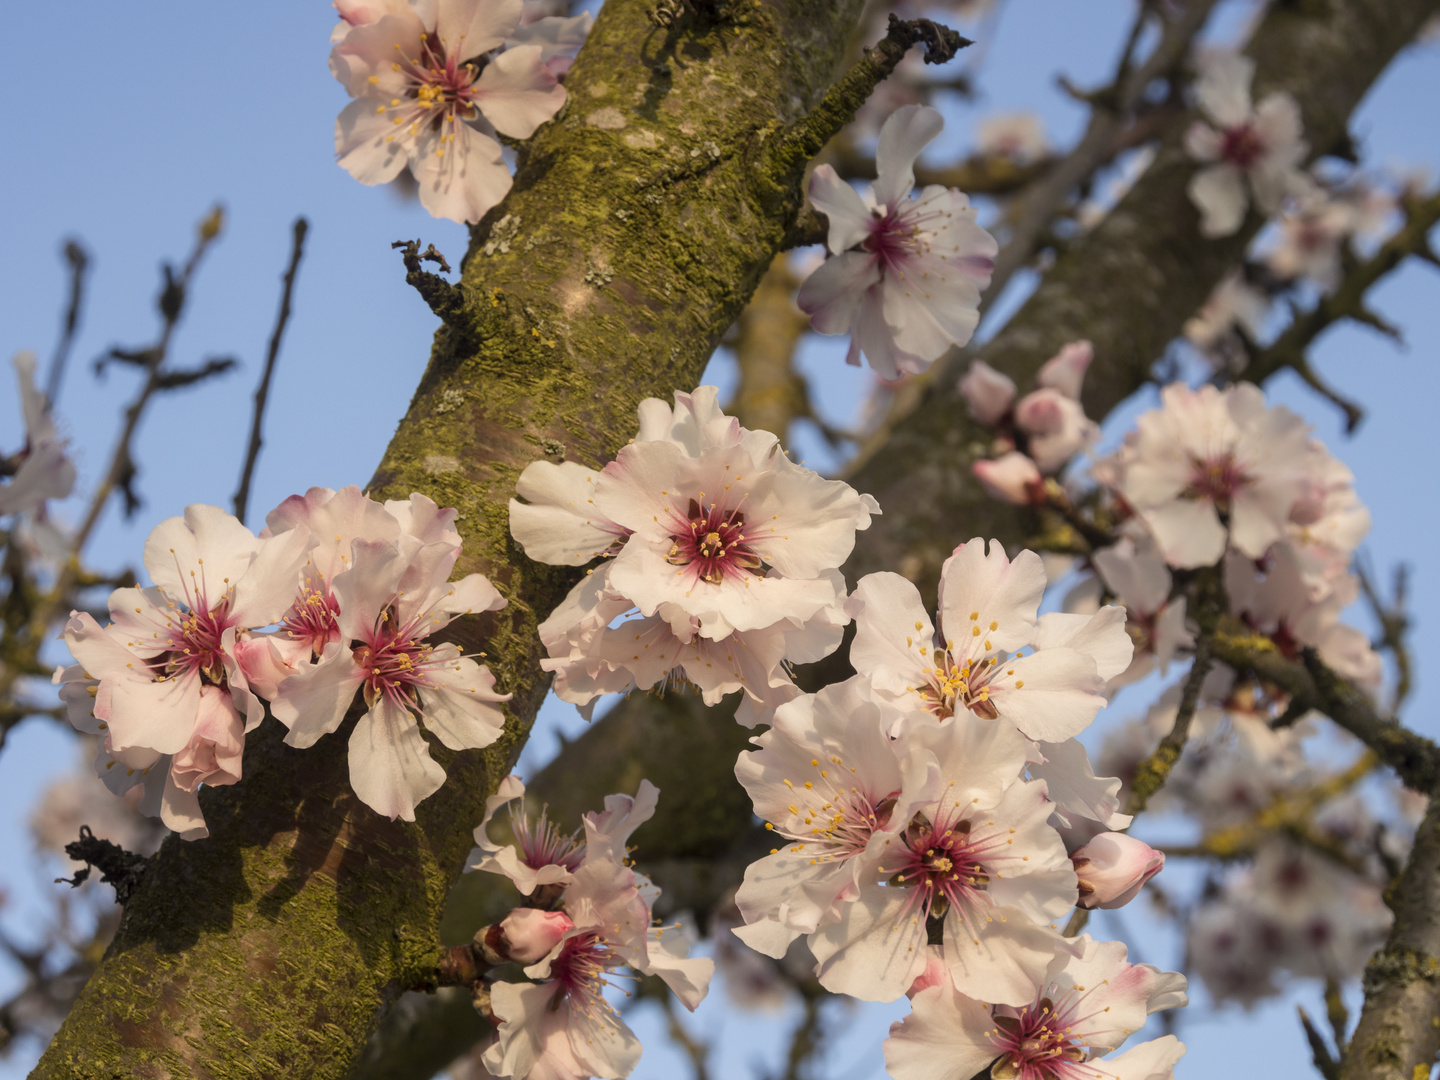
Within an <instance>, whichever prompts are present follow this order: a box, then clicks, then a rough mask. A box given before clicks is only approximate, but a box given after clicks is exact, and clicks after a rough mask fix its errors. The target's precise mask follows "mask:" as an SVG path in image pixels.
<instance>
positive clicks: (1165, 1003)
mask: <svg viewBox="0 0 1440 1080" xmlns="http://www.w3.org/2000/svg"><path fill="white" fill-rule="evenodd" d="M1185 988H1186V986H1185V977H1184V976H1183V975H1181V974H1179V973H1178V972H1173V971H1160V970H1158V969H1157V968H1154V967H1151V966H1150V965H1148V964H1131V963H1128V962H1127V961H1126V950H1125V946H1124V945H1123V944H1122V943H1120V942H1118V941H1110V942H1096V941H1093V940H1091V938H1090V937H1089V935H1086V936H1084V937H1082V938H1080V939H1079V940H1078V942H1076V944H1075V946H1074V947H1073V949H1066V950H1057V953H1056V955H1055V957H1054V959H1053V960H1052V961H1051V962H1050V964H1049V966H1048V967H1047V968H1046V969H1045V971H1044V974H1043V975H1042V976H1041V977H1039V978H1037V979H1036V980H1035V981H1034V982H1033V983H1032V985H1031V987H1030V991H1031V992H1030V995H1028V997H1027V999H1026V1000H1025V1001H1023V1002H1015V1003H1012V1004H998V1005H996V1004H984V1002H986V1001H989V1000H990V999H989V998H988V997H982V998H979V999H977V998H976V997H975V996H973V995H967V994H965V993H962V992H961V991H960V990H958V989H956V988H955V987H953V986H947V985H945V984H943V983H941V984H937V985H934V986H930V987H927V988H925V989H924V990H922V991H921V992H919V993H917V994H916V995H915V997H914V999H913V1000H912V1010H913V1011H912V1012H911V1014H910V1016H908V1017H907V1018H906V1019H905V1020H903V1021H901V1022H898V1023H896V1024H894V1025H892V1027H891V1028H890V1038H889V1039H887V1040H886V1041H885V1065H886V1068H887V1070H888V1071H889V1073H890V1075H891V1076H892V1077H895V1080H971V1078H972V1077H975V1076H979V1075H982V1074H983V1075H990V1076H994V1077H998V1078H1005V1080H1095V1078H1096V1077H1105V1078H1106V1080H1169V1078H1170V1077H1172V1076H1173V1071H1172V1070H1173V1068H1174V1065H1175V1062H1177V1061H1178V1060H1179V1059H1180V1057H1181V1056H1182V1055H1183V1054H1184V1053H1185V1047H1184V1045H1183V1044H1182V1043H1181V1042H1180V1041H1179V1040H1178V1039H1176V1038H1175V1036H1173V1035H1165V1036H1162V1037H1161V1038H1159V1039H1154V1040H1152V1041H1150V1042H1146V1043H1141V1044H1140V1045H1138V1046H1136V1047H1134V1048H1133V1049H1131V1050H1129V1051H1127V1052H1126V1053H1124V1054H1121V1055H1119V1056H1118V1057H1113V1058H1110V1057H1107V1058H1105V1060H1104V1061H1100V1060H1098V1059H1099V1058H1101V1057H1103V1056H1104V1055H1106V1054H1109V1053H1111V1052H1112V1051H1114V1050H1115V1049H1116V1048H1117V1047H1119V1046H1120V1045H1121V1044H1122V1043H1123V1042H1124V1041H1125V1040H1126V1038H1127V1037H1128V1036H1129V1035H1130V1034H1132V1033H1133V1032H1135V1031H1138V1030H1139V1029H1140V1028H1141V1027H1142V1026H1144V1024H1145V1020H1146V1017H1147V1016H1149V1015H1150V1014H1151V1013H1154V1012H1158V1011H1160V1010H1162V1009H1172V1008H1177V1007H1181V1006H1184V1005H1186V1004H1187V1003H1188V1000H1189V999H1188V998H1187V997H1186V994H1185Z"/></svg>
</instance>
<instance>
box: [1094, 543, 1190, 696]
mask: <svg viewBox="0 0 1440 1080" xmlns="http://www.w3.org/2000/svg"><path fill="white" fill-rule="evenodd" d="M1090 561H1091V562H1092V563H1093V564H1094V566H1095V570H1096V572H1097V573H1098V574H1099V575H1100V578H1101V579H1102V580H1103V581H1104V582H1105V587H1106V588H1107V589H1109V590H1110V591H1111V592H1112V593H1114V594H1115V596H1116V598H1117V599H1119V601H1120V603H1122V604H1124V605H1125V632H1126V633H1128V634H1129V635H1130V637H1131V639H1132V640H1133V641H1134V642H1135V658H1134V660H1133V661H1131V664H1130V667H1129V668H1127V669H1126V670H1125V671H1124V672H1123V673H1122V674H1121V675H1118V676H1116V677H1115V680H1113V682H1112V685H1121V684H1124V683H1132V682H1135V681H1136V680H1138V679H1141V678H1143V677H1144V676H1145V675H1147V674H1149V673H1150V671H1151V670H1153V669H1154V668H1156V667H1158V668H1159V669H1160V674H1162V675H1164V674H1165V673H1166V672H1167V671H1168V670H1169V667H1170V662H1171V661H1172V660H1174V659H1175V656H1176V654H1177V653H1178V652H1179V651H1180V650H1181V649H1182V648H1183V649H1188V648H1190V647H1191V646H1193V645H1194V644H1195V638H1194V635H1192V634H1191V633H1190V631H1189V629H1187V627H1186V624H1185V597H1183V596H1178V597H1175V598H1174V599H1173V600H1172V599H1171V597H1170V592H1171V588H1172V585H1173V579H1172V577H1171V574H1170V568H1169V566H1167V565H1166V563H1165V559H1164V557H1163V556H1162V555H1161V554H1160V552H1159V550H1158V549H1157V548H1156V546H1155V544H1154V542H1153V541H1151V540H1150V539H1149V537H1143V538H1142V539H1141V541H1140V542H1139V543H1136V541H1134V540H1132V539H1131V538H1130V537H1128V536H1125V537H1121V538H1120V540H1119V541H1118V542H1117V543H1115V544H1114V545H1112V546H1111V547H1108V548H1102V549H1101V550H1099V551H1097V552H1095V554H1094V555H1092V556H1091V557H1090Z"/></svg>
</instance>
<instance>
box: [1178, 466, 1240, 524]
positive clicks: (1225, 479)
mask: <svg viewBox="0 0 1440 1080" xmlns="http://www.w3.org/2000/svg"><path fill="white" fill-rule="evenodd" d="M1249 483H1250V477H1249V476H1247V475H1246V473H1245V470H1244V469H1242V468H1241V467H1240V466H1239V464H1237V463H1236V461H1235V459H1234V458H1231V457H1224V458H1212V459H1211V460H1209V461H1203V462H1196V463H1195V467H1194V470H1193V471H1192V472H1191V474H1190V486H1189V488H1187V489H1186V494H1187V495H1189V496H1190V497H1191V498H1196V499H1209V500H1210V501H1211V502H1213V503H1214V504H1215V506H1216V508H1217V509H1218V510H1220V511H1221V512H1224V511H1226V510H1228V509H1229V507H1230V500H1231V498H1232V497H1234V495H1235V493H1236V492H1237V491H1239V490H1240V489H1241V488H1243V487H1246V486H1247V485H1248V484H1249Z"/></svg>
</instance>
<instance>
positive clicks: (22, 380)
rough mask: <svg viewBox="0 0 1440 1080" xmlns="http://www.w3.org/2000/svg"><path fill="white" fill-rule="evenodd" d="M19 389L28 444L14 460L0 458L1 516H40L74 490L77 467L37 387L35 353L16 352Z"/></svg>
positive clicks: (16, 372) (67, 441) (19, 451)
mask: <svg viewBox="0 0 1440 1080" xmlns="http://www.w3.org/2000/svg"><path fill="white" fill-rule="evenodd" d="M12 363H13V364H14V365H15V377H16V380H17V381H18V382H19V384H20V386H19V389H20V411H21V413H22V415H23V418H24V421H25V445H24V446H22V447H20V448H19V449H18V450H17V451H16V452H15V454H14V455H13V456H12V457H9V458H6V457H3V456H0V476H3V477H6V478H7V479H6V483H4V484H0V517H3V516H5V515H7V514H39V513H42V512H43V511H44V508H45V502H46V500H48V499H63V498H65V496H67V495H69V494H70V492H71V491H73V490H74V488H75V464H74V462H72V461H71V460H70V455H69V453H68V452H67V449H66V448H67V446H68V443H69V440H68V439H62V438H60V436H59V434H58V432H57V431H56V430H55V421H54V420H53V419H52V418H51V416H50V403H49V402H48V401H47V400H46V399H45V395H44V394H42V393H41V392H40V391H39V390H38V389H36V387H35V354H34V353H28V352H25V353H17V354H16V356H15V359H14V360H13V361H12Z"/></svg>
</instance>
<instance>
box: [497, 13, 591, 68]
mask: <svg viewBox="0 0 1440 1080" xmlns="http://www.w3.org/2000/svg"><path fill="white" fill-rule="evenodd" d="M531 7H533V5H527V8H526V11H525V14H524V15H522V16H521V18H520V25H519V26H517V27H516V28H515V29H514V30H512V31H511V32H510V36H509V37H508V38H506V39H505V47H506V48H507V49H515V48H519V47H521V46H524V45H538V46H539V47H540V62H541V63H543V64H544V65H545V67H546V68H547V69H549V71H550V74H551V75H554V76H555V78H556V79H562V80H563V79H564V78H565V76H566V74H567V73H568V72H569V71H570V65H571V64H573V63H574V62H575V54H576V53H578V52H579V51H580V46H581V45H584V44H585V38H586V37H588V36H589V34H590V28H591V27H592V26H594V25H595V16H593V15H591V14H590V13H589V12H588V11H582V12H581V13H580V14H579V15H572V16H568V17H567V16H559V15H554V16H545V17H538V16H532V14H531Z"/></svg>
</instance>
